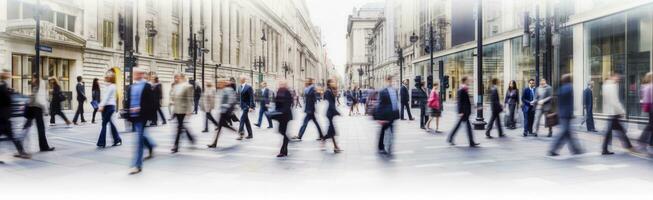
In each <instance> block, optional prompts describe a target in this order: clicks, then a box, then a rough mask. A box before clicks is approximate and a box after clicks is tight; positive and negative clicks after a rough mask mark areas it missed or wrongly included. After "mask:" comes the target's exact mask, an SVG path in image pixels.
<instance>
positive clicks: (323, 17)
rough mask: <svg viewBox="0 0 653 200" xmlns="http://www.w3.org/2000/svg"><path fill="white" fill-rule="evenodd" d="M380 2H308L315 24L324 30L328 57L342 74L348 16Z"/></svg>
mask: <svg viewBox="0 0 653 200" xmlns="http://www.w3.org/2000/svg"><path fill="white" fill-rule="evenodd" d="M378 1H379V0H306V3H307V5H308V9H309V12H310V15H311V20H312V21H313V24H314V25H316V26H319V27H320V29H322V36H323V38H322V40H323V41H324V43H326V48H327V51H328V55H329V57H330V58H331V60H333V63H334V64H335V65H336V69H337V70H338V72H339V73H340V74H344V70H345V63H346V62H347V60H346V54H347V44H346V38H345V37H346V34H347V16H349V14H351V12H352V9H353V8H354V7H356V8H359V7H360V6H362V5H363V4H365V3H367V2H378Z"/></svg>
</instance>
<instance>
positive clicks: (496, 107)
mask: <svg viewBox="0 0 653 200" xmlns="http://www.w3.org/2000/svg"><path fill="white" fill-rule="evenodd" d="M498 83H499V79H496V78H493V79H492V81H491V82H490V84H492V85H491V86H490V108H491V110H492V116H491V117H490V121H489V122H488V126H487V130H486V131H485V136H486V137H487V138H492V136H491V135H490V131H492V126H493V125H494V124H495V122H496V125H497V130H498V131H499V137H504V136H505V135H504V134H503V127H501V117H500V115H501V112H502V111H503V106H502V105H501V100H499V88H498V87H497V84H498Z"/></svg>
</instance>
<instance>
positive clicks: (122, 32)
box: [118, 15, 127, 41]
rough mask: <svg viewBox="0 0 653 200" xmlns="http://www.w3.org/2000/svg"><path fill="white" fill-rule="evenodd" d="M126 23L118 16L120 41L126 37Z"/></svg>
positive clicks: (122, 17)
mask: <svg viewBox="0 0 653 200" xmlns="http://www.w3.org/2000/svg"><path fill="white" fill-rule="evenodd" d="M126 29H127V27H126V23H125V17H124V16H122V15H118V35H119V36H120V40H123V41H124V40H125V38H126V37H127V36H126V35H125V32H126V31H127V30H126Z"/></svg>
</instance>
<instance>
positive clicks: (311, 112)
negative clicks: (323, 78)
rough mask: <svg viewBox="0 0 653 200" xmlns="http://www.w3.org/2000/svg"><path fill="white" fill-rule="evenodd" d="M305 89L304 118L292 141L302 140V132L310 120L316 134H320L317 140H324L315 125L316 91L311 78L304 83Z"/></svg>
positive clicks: (320, 131) (318, 126)
mask: <svg viewBox="0 0 653 200" xmlns="http://www.w3.org/2000/svg"><path fill="white" fill-rule="evenodd" d="M305 86H306V89H304V104H305V107H304V113H306V116H305V117H304V122H303V123H302V127H301V128H300V129H299V135H298V136H295V137H293V139H296V140H300V141H301V140H302V136H304V132H305V131H306V126H308V123H309V122H310V121H311V120H312V121H313V123H315V127H316V128H317V132H318V134H320V138H318V140H321V139H323V138H324V135H323V134H322V129H321V128H320V124H318V123H317V119H316V118H315V103H316V102H317V95H318V94H317V91H316V88H315V85H314V84H313V78H307V79H306V82H305Z"/></svg>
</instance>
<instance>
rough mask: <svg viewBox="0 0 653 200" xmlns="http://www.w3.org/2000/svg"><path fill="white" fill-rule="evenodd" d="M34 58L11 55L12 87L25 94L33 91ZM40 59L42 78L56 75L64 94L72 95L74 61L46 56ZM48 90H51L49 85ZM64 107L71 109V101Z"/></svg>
mask: <svg viewBox="0 0 653 200" xmlns="http://www.w3.org/2000/svg"><path fill="white" fill-rule="evenodd" d="M33 58H34V56H30V55H20V54H13V55H12V56H11V65H12V66H11V73H12V81H11V84H12V88H14V89H15V90H16V92H18V93H21V94H23V95H29V94H31V92H32V91H31V85H30V82H31V80H32V77H31V74H32V59H33ZM40 60H41V63H40V65H41V66H40V67H39V68H40V72H39V73H40V74H41V80H43V81H47V80H48V78H49V77H55V78H57V80H59V84H60V85H61V90H62V91H64V94H65V95H72V93H71V92H70V69H71V66H72V65H73V63H74V61H73V60H67V59H61V58H50V57H44V56H42V57H41V59H40ZM46 85H47V84H46ZM48 90H50V87H49V85H48ZM69 93H70V94H69ZM63 108H64V109H70V105H69V103H68V102H66V103H64V105H63Z"/></svg>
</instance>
